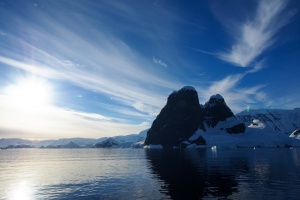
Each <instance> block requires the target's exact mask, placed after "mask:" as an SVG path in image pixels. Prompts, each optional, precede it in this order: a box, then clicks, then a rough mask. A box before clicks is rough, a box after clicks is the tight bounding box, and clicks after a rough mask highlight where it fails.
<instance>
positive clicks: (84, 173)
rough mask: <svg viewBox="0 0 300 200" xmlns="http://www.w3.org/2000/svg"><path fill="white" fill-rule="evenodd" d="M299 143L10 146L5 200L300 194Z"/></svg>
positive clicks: (3, 165) (4, 155) (4, 169)
mask: <svg viewBox="0 0 300 200" xmlns="http://www.w3.org/2000/svg"><path fill="white" fill-rule="evenodd" d="M299 189H300V149H299V148H261V149H252V148H251V149H226V148H212V149H210V148H208V149H8V150H1V151H0V199H8V200H10V199H13V200H34V199H78V200H79V199H116V200H117V199H155V200H156V199H272V200H274V199H299V195H300V190H299Z"/></svg>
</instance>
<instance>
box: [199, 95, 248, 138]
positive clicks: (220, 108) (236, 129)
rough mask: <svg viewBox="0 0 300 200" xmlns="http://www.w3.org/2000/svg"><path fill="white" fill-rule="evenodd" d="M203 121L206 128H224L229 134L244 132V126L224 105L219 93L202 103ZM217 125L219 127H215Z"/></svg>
mask: <svg viewBox="0 0 300 200" xmlns="http://www.w3.org/2000/svg"><path fill="white" fill-rule="evenodd" d="M204 123H205V124H206V126H207V127H208V128H217V129H219V130H225V131H226V132H227V133H230V134H238V133H244V132H245V130H246V126H245V124H244V123H242V122H240V121H239V120H238V119H237V118H236V117H235V116H234V114H233V112H232V111H231V109H230V108H229V107H228V106H227V105H226V103H225V100H224V98H223V97H222V96H221V95H220V94H216V95H213V96H211V97H210V99H209V101H208V102H206V103H205V105H204ZM217 125H219V127H216V126H217Z"/></svg>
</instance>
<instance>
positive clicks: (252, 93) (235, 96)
mask: <svg viewBox="0 0 300 200" xmlns="http://www.w3.org/2000/svg"><path fill="white" fill-rule="evenodd" d="M246 74H247V73H244V74H236V75H228V76H226V77H225V78H223V79H222V80H220V81H215V82H213V83H212V84H210V86H209V87H208V88H197V89H198V90H199V93H200V94H202V96H201V99H200V102H202V103H205V102H206V101H208V99H209V97H210V96H211V95H213V94H221V95H222V96H223V97H224V98H225V101H226V103H227V105H228V106H229V107H230V108H231V109H232V110H233V112H239V111H242V110H244V109H246V106H247V105H249V104H255V103H257V102H265V103H268V98H267V95H266V93H264V92H263V91H261V90H262V89H263V88H264V87H265V85H256V86H251V87H241V86H240V82H241V80H242V79H243V78H244V77H245V75H246Z"/></svg>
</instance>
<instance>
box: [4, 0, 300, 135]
mask: <svg viewBox="0 0 300 200" xmlns="http://www.w3.org/2000/svg"><path fill="white" fill-rule="evenodd" d="M299 8H300V2H299V1H297V0H290V1H284V0H261V1H258V0H257V1H254V0H253V1H250V0H228V1H221V0H199V1H193V0H191V1H179V0H175V1H174V0H173V1H171V0H156V1H130V0H124V1H123V0H122V1H91V0H72V1H69V0H52V1H48V0H35V1H31V0H27V1H23V0H7V1H5V0H0V19H1V20H0V71H1V73H0V119H1V120H0V137H5V138H7V137H20V138H30V139H50V138H63V137H92V138H99V137H103V136H113V135H126V134H131V133H138V132H139V131H141V130H144V129H146V128H149V127H150V126H151V124H152V121H153V120H154V119H155V117H156V115H157V114H158V113H159V111H160V109H161V108H162V107H163V106H164V105H165V103H166V100H167V97H168V95H169V94H170V93H171V92H172V91H174V90H178V89H180V88H181V87H183V86H185V85H191V86H194V87H195V88H196V90H197V91H198V95H199V100H200V103H201V104H204V103H205V102H206V101H208V99H209V97H210V96H211V95H214V94H221V95H222V96H223V97H224V98H225V101H226V103H227V104H228V105H229V107H230V108H231V109H232V110H233V111H234V112H235V113H237V112H240V111H242V110H245V109H246V108H247V106H248V107H250V109H265V108H284V109H292V108H295V107H299V106H300V103H299V99H300V94H299V86H300V81H299V74H300V68H299V63H300V60H299V57H300V48H299V47H300V37H299V35H300V26H299V24H300V16H299ZM28 82H30V83H31V84H28ZM24 85H28V87H26V88H25V89H24ZM27 90H28V91H27ZM24 91H27V92H24ZM28 96H30V97H28Z"/></svg>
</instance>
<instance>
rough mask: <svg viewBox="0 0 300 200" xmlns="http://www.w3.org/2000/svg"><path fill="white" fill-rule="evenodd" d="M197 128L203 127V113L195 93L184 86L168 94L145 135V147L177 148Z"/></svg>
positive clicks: (189, 87)
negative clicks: (154, 145) (165, 102)
mask: <svg viewBox="0 0 300 200" xmlns="http://www.w3.org/2000/svg"><path fill="white" fill-rule="evenodd" d="M199 127H200V128H202V127H203V112H202V109H201V107H200V104H199V99H198V94H197V91H196V90H195V89H194V88H193V87H191V86H185V87H183V88H181V89H180V90H178V91H174V92H173V93H172V94H170V96H169V97H168V100H167V104H166V105H165V106H164V108H163V109H162V110H161V112H160V113H159V115H158V116H157V117H156V119H155V120H154V121H153V124H152V126H151V128H150V129H149V131H148V133H147V138H146V140H145V145H147V144H161V145H163V147H174V146H175V147H178V146H179V145H180V144H181V142H183V141H185V140H187V139H188V138H189V137H190V136H191V135H192V134H193V133H194V132H195V131H196V130H198V129H199Z"/></svg>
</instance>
